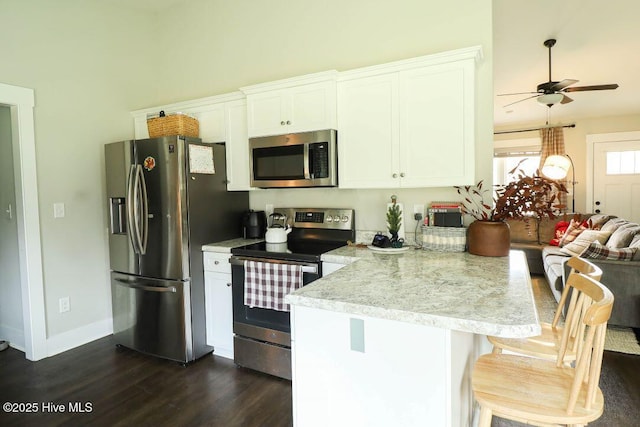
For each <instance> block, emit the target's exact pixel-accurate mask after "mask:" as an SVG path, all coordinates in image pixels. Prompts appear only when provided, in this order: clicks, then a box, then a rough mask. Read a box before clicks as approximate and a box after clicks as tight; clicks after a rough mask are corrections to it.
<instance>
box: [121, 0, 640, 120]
mask: <svg viewBox="0 0 640 427" xmlns="http://www.w3.org/2000/svg"><path fill="white" fill-rule="evenodd" d="M109 1H111V2H113V3H118V2H119V4H122V5H123V6H124V5H126V6H128V7H132V6H133V7H138V8H143V9H146V10H148V11H153V10H162V9H165V8H168V7H170V6H173V5H175V4H177V3H181V2H183V1H185V0H135V1H132V0H109ZM639 18H640V2H638V1H637V0H608V1H606V2H604V1H602V0H536V1H531V0H493V20H494V22H493V25H494V31H493V33H494V46H493V49H494V51H493V55H494V58H493V60H494V64H493V66H494V68H493V71H494V88H493V89H494V97H493V99H494V125H495V126H497V127H500V126H514V125H518V124H524V125H544V124H545V123H547V122H548V123H551V124H554V123H569V122H572V121H575V120H578V119H580V118H587V117H605V116H617V115H628V114H640V54H638V52H639V51H640V24H639V22H638V20H639ZM549 38H555V39H556V40H557V43H556V45H555V46H554V47H553V49H552V79H553V80H554V81H559V80H563V79H576V80H579V82H578V83H576V84H574V85H573V86H588V85H598V84H608V83H617V84H618V85H620V87H619V88H618V89H616V90H606V91H589V92H573V93H571V94H569V95H570V96H571V98H573V100H574V101H573V102H571V103H568V104H562V105H561V104H557V105H554V106H553V107H552V108H551V109H549V108H548V107H546V106H544V105H541V104H540V103H538V102H537V101H536V100H535V99H529V100H527V101H523V102H520V103H517V104H515V105H512V106H510V107H507V108H505V107H504V105H505V104H508V103H510V102H514V101H517V100H519V99H523V98H525V97H526V96H528V95H515V96H496V95H497V94H501V93H513V92H535V90H536V86H537V85H538V84H539V83H543V82H546V81H547V80H548V50H547V48H546V47H544V45H543V42H544V41H545V40H546V39H549Z"/></svg>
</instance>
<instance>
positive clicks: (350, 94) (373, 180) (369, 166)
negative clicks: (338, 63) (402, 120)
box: [338, 74, 399, 188]
mask: <svg viewBox="0 0 640 427" xmlns="http://www.w3.org/2000/svg"><path fill="white" fill-rule="evenodd" d="M338 116H339V122H338V158H339V160H340V161H339V162H338V168H339V173H338V176H339V180H338V183H339V186H340V188H394V187H397V186H398V185H399V159H398V78H397V74H387V75H382V76H374V77H365V78H358V79H353V80H347V81H343V82H339V83H338Z"/></svg>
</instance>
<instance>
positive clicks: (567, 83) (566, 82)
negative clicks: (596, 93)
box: [549, 79, 578, 92]
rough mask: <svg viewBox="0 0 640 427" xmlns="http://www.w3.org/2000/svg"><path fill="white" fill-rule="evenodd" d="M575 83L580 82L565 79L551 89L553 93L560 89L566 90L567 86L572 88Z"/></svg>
mask: <svg viewBox="0 0 640 427" xmlns="http://www.w3.org/2000/svg"><path fill="white" fill-rule="evenodd" d="M574 83H578V80H574V79H564V80H562V81H560V82H558V83H556V84H553V85H551V87H550V88H549V89H551V90H552V91H554V92H555V91H558V90H560V89H564V88H565V87H567V86H570V85H572V84H574Z"/></svg>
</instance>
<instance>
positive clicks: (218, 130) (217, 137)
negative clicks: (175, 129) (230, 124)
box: [194, 103, 227, 142]
mask: <svg viewBox="0 0 640 427" xmlns="http://www.w3.org/2000/svg"><path fill="white" fill-rule="evenodd" d="M224 112H225V108H224V104H223V103H221V104H216V105H212V106H208V107H207V108H206V109H205V110H204V111H199V112H197V113H195V114H194V116H196V118H197V119H198V124H199V126H200V139H202V141H203V142H225V141H226V140H227V132H226V126H225V117H224V115H225V114H224Z"/></svg>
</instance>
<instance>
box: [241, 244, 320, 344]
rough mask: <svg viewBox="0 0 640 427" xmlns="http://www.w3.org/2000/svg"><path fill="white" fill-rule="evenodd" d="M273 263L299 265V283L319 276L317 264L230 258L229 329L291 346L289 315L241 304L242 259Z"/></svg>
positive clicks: (243, 258) (248, 336) (306, 283)
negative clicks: (231, 321)
mask: <svg viewBox="0 0 640 427" xmlns="http://www.w3.org/2000/svg"><path fill="white" fill-rule="evenodd" d="M245 260H250V261H259V262H275V263H286V264H296V265H302V266H303V267H302V272H303V275H302V280H303V286H304V285H308V284H309V283H311V282H313V281H314V280H316V279H318V278H320V276H321V270H320V268H321V266H320V264H319V263H304V262H295V261H281V260H272V259H265V258H249V257H241V256H232V257H231V260H230V262H231V281H232V287H233V288H232V289H233V332H234V333H235V334H236V335H239V336H243V337H246V338H251V339H255V340H260V341H265V342H270V343H274V344H278V345H282V346H286V347H290V346H291V335H290V334H291V325H290V319H291V316H290V314H289V312H288V311H277V310H269V309H265V308H258V307H253V308H251V307H249V306H246V305H244V261H245Z"/></svg>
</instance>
